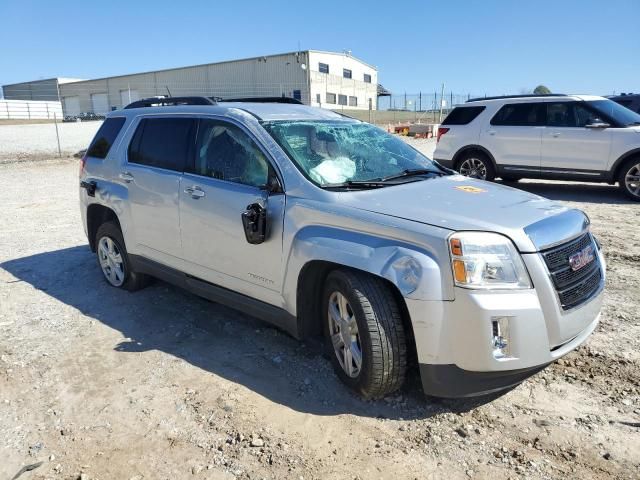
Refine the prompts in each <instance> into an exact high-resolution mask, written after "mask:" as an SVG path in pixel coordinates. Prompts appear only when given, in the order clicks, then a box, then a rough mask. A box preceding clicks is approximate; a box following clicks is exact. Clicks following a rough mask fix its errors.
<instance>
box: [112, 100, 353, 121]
mask: <svg viewBox="0 0 640 480" xmlns="http://www.w3.org/2000/svg"><path fill="white" fill-rule="evenodd" d="M238 110H241V111H244V112H247V113H249V114H251V115H253V116H254V117H256V118H258V119H259V120H264V121H274V120H345V119H347V117H345V116H343V115H340V114H339V113H336V112H332V111H331V110H325V109H323V108H318V107H309V106H307V105H295V104H286V103H251V102H221V103H219V104H217V105H178V106H165V107H143V108H131V109H124V110H115V111H114V112H111V113H110V114H109V116H116V117H118V116H123V115H125V116H128V115H139V114H141V113H144V114H148V115H154V114H185V113H195V114H207V113H209V114H219V115H225V114H228V113H233V112H237V111H238ZM349 120H351V121H353V119H349Z"/></svg>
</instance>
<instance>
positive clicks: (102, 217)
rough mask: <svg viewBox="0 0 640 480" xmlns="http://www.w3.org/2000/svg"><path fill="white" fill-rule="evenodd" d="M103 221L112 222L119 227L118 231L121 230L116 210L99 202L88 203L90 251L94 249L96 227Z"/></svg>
mask: <svg viewBox="0 0 640 480" xmlns="http://www.w3.org/2000/svg"><path fill="white" fill-rule="evenodd" d="M105 222H114V223H115V224H116V225H117V226H118V228H120V231H122V227H121V226H120V220H119V219H118V215H117V214H116V212H114V211H113V210H112V209H111V208H109V207H106V206H104V205H102V204H100V203H92V204H90V205H89V206H88V207H87V236H88V238H89V246H90V247H91V251H92V252H95V251H96V234H97V233H98V228H100V225H102V224H103V223H105Z"/></svg>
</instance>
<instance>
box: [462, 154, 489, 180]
mask: <svg viewBox="0 0 640 480" xmlns="http://www.w3.org/2000/svg"><path fill="white" fill-rule="evenodd" d="M457 170H458V172H460V174H461V175H464V176H465V177H471V178H477V179H478V180H487V181H492V180H494V179H495V178H496V171H495V169H494V168H493V164H492V163H491V160H489V158H488V157H487V156H486V155H485V154H483V153H480V152H470V153H467V154H465V156H464V157H463V158H462V159H461V160H460V161H459V162H458V168H457Z"/></svg>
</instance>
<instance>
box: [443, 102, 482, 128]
mask: <svg viewBox="0 0 640 480" xmlns="http://www.w3.org/2000/svg"><path fill="white" fill-rule="evenodd" d="M485 108H486V107H482V106H479V107H456V108H454V109H453V110H452V111H451V113H450V114H449V115H447V118H445V119H444V121H443V122H442V125H468V124H469V123H471V122H472V121H474V120H475V118H476V117H477V116H478V115H480V113H482V111H483V110H484V109H485Z"/></svg>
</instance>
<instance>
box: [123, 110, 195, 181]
mask: <svg viewBox="0 0 640 480" xmlns="http://www.w3.org/2000/svg"><path fill="white" fill-rule="evenodd" d="M195 125H196V121H195V120H194V119H192V118H145V119H143V120H142V121H141V122H140V125H138V128H137V130H136V133H135V134H134V136H133V139H132V140H131V144H130V145H129V159H128V161H129V162H131V163H139V164H141V165H148V166H150V167H158V168H164V169H166V170H175V171H176V172H182V171H184V169H185V166H186V164H187V158H188V157H189V154H190V150H191V148H192V147H193V144H194V141H195V138H194V134H195Z"/></svg>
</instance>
